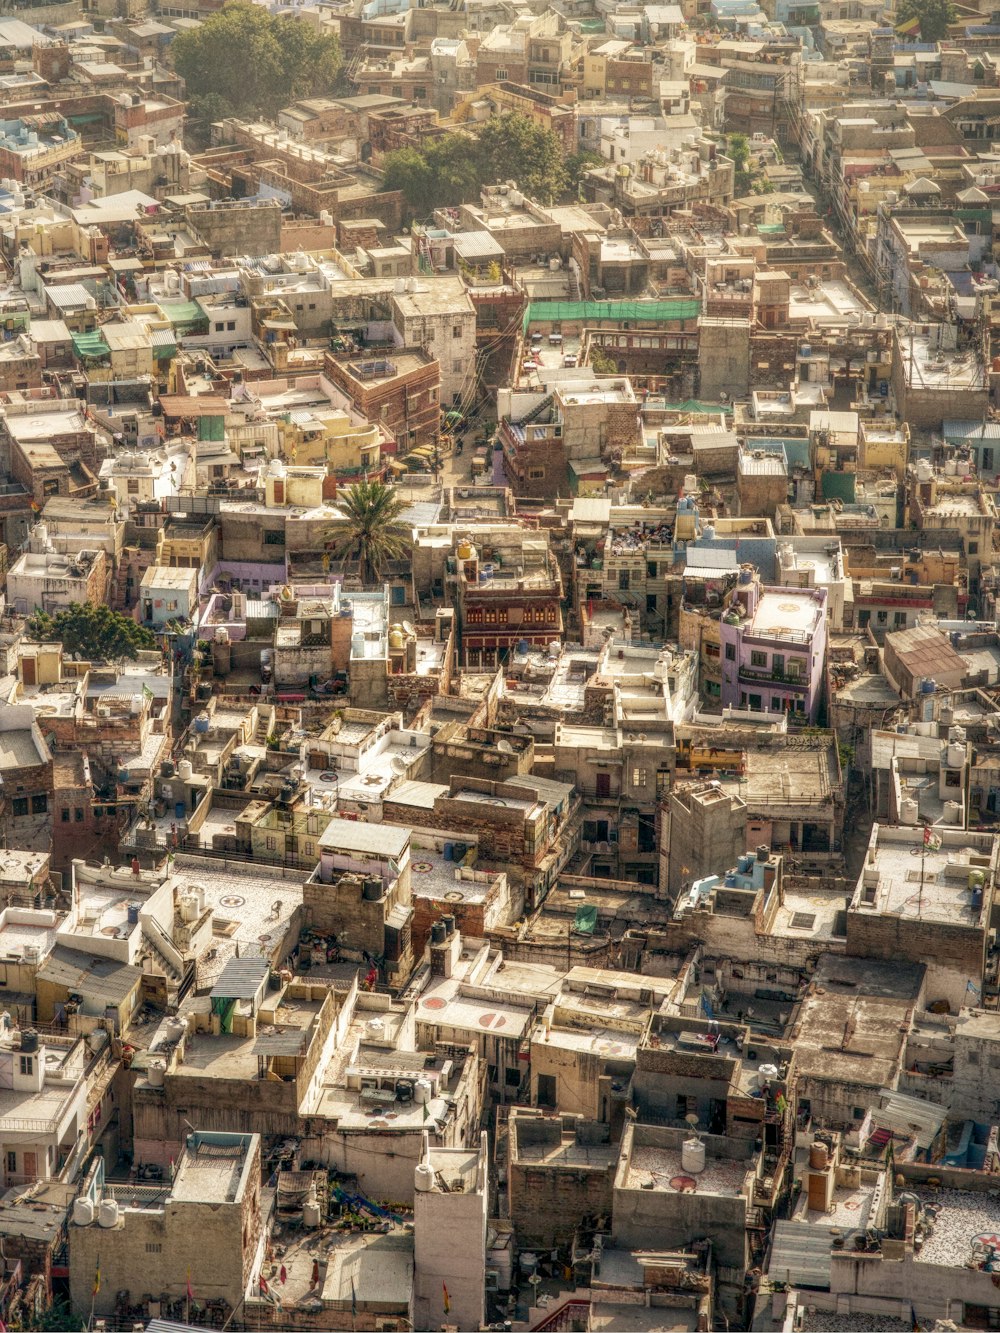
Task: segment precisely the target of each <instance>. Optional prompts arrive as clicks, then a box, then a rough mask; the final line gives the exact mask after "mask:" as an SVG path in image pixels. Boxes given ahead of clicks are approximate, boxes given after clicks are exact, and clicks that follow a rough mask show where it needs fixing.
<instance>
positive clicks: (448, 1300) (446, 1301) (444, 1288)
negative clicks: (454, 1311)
mask: <svg viewBox="0 0 1000 1333" xmlns="http://www.w3.org/2000/svg"><path fill="white" fill-rule="evenodd" d="M441 1289H442V1291H443V1292H444V1312H445V1314H451V1297H450V1296H449V1295H448V1284H447V1283H446V1282H442V1283H441Z"/></svg>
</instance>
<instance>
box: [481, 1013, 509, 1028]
mask: <svg viewBox="0 0 1000 1333" xmlns="http://www.w3.org/2000/svg"><path fill="white" fill-rule="evenodd" d="M506 1022H507V1020H506V1018H504V1016H503V1014H481V1015H480V1018H479V1026H480V1027H481V1028H502V1027H503V1026H504V1024H505V1023H506Z"/></svg>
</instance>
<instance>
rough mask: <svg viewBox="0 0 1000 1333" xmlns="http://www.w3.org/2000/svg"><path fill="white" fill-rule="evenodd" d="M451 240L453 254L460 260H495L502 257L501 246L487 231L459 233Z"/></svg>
mask: <svg viewBox="0 0 1000 1333" xmlns="http://www.w3.org/2000/svg"><path fill="white" fill-rule="evenodd" d="M452 240H453V242H454V245H455V253H456V254H457V255H459V256H461V258H462V259H496V258H499V257H501V256H502V255H503V253H504V249H503V246H502V245H500V244H499V242H498V241H495V240H494V239H493V237H492V236H491V235H490V234H489V232H488V231H460V232H457V233H456V234H455V235H454V236H453V237H452Z"/></svg>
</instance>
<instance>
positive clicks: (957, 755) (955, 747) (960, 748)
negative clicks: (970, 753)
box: [948, 741, 965, 768]
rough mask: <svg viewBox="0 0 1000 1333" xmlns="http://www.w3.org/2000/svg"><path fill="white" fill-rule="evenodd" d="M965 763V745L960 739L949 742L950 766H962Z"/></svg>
mask: <svg viewBox="0 0 1000 1333" xmlns="http://www.w3.org/2000/svg"><path fill="white" fill-rule="evenodd" d="M964 763H965V746H964V745H960V744H959V742H958V741H949V742H948V767H949V768H961V767H962V765H963V764H964Z"/></svg>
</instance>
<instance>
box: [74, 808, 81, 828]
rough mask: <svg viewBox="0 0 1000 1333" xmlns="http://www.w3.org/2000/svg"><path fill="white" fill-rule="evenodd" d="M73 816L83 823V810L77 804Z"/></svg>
mask: <svg viewBox="0 0 1000 1333" xmlns="http://www.w3.org/2000/svg"><path fill="white" fill-rule="evenodd" d="M73 818H74V819H75V820H76V822H77V823H78V824H82V823H83V811H82V809H81V808H80V807H79V806H77V807H76V809H75V810H74V811H73Z"/></svg>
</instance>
